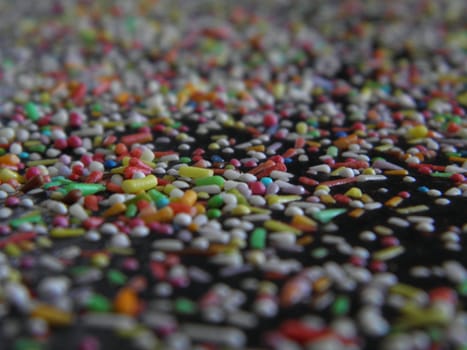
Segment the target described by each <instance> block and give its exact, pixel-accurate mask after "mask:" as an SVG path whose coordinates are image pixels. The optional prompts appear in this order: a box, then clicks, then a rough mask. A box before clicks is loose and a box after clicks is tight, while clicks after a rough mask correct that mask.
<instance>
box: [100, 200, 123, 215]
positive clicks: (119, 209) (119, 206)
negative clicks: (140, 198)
mask: <svg viewBox="0 0 467 350" xmlns="http://www.w3.org/2000/svg"><path fill="white" fill-rule="evenodd" d="M125 210H126V205H125V204H124V203H121V202H120V203H115V204H114V205H112V206H111V207H110V208H109V209H107V210H106V211H105V212H104V213H103V214H102V215H103V216H105V217H108V216H114V215H118V214H120V213H123V212H124V211H125Z"/></svg>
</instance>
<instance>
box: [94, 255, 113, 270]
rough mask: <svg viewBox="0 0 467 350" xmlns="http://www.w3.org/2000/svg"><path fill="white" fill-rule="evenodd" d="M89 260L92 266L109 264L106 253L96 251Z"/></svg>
mask: <svg viewBox="0 0 467 350" xmlns="http://www.w3.org/2000/svg"><path fill="white" fill-rule="evenodd" d="M91 262H92V264H93V265H94V266H97V267H106V266H108V265H109V262H110V259H109V257H108V256H107V255H106V254H102V253H97V254H94V255H93V256H92V258H91Z"/></svg>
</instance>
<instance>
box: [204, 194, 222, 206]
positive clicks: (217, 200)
mask: <svg viewBox="0 0 467 350" xmlns="http://www.w3.org/2000/svg"><path fill="white" fill-rule="evenodd" d="M222 204H224V199H223V198H222V196H221V195H219V194H216V195H215V196H212V197H211V198H210V199H209V200H208V207H209V208H220V207H221V206H222Z"/></svg>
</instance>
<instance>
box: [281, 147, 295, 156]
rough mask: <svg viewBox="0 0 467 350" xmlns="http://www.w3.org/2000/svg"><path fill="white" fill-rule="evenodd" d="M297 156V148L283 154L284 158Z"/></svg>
mask: <svg viewBox="0 0 467 350" xmlns="http://www.w3.org/2000/svg"><path fill="white" fill-rule="evenodd" d="M296 155H297V150H296V149H295V148H289V149H288V150H287V151H285V152H284V154H282V157H284V158H292V157H294V156H296Z"/></svg>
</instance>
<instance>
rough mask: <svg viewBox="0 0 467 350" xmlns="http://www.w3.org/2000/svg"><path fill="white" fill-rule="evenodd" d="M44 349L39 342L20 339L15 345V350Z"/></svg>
mask: <svg viewBox="0 0 467 350" xmlns="http://www.w3.org/2000/svg"><path fill="white" fill-rule="evenodd" d="M42 349H44V347H43V346H42V344H41V343H39V342H38V341H35V340H33V339H25V338H22V339H18V340H16V341H15V344H14V345H13V350H42Z"/></svg>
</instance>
